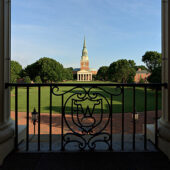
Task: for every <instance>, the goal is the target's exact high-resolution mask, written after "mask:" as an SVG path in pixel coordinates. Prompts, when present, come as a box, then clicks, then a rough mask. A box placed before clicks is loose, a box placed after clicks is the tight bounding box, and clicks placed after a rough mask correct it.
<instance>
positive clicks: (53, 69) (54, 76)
mask: <svg viewBox="0 0 170 170" xmlns="http://www.w3.org/2000/svg"><path fill="white" fill-rule="evenodd" d="M63 71H64V68H63V65H62V64H60V63H59V62H57V61H56V60H54V59H51V58H47V57H43V58H40V59H39V60H38V61H36V62H35V63H33V64H31V65H28V66H27V67H26V68H25V73H26V75H28V76H30V78H31V80H35V77H37V76H40V78H41V80H42V82H43V83H46V82H56V81H62V80H63Z"/></svg>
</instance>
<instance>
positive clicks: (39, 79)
mask: <svg viewBox="0 0 170 170" xmlns="http://www.w3.org/2000/svg"><path fill="white" fill-rule="evenodd" d="M34 82H35V83H42V81H41V77H40V76H36V77H35V80H34Z"/></svg>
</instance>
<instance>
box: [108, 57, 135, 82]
mask: <svg viewBox="0 0 170 170" xmlns="http://www.w3.org/2000/svg"><path fill="white" fill-rule="evenodd" d="M135 74H136V70H135V62H134V61H133V60H126V59H122V60H118V61H116V62H113V63H111V64H110V66H109V69H108V76H109V80H111V81H116V82H120V83H127V82H128V80H129V79H131V80H133V79H134V76H135Z"/></svg>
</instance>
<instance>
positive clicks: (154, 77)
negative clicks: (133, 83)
mask: <svg viewBox="0 0 170 170" xmlns="http://www.w3.org/2000/svg"><path fill="white" fill-rule="evenodd" d="M161 73H162V68H161V67H158V68H155V69H154V70H153V71H152V74H151V75H150V76H149V77H148V78H147V80H148V81H149V83H161V81H162V74H161Z"/></svg>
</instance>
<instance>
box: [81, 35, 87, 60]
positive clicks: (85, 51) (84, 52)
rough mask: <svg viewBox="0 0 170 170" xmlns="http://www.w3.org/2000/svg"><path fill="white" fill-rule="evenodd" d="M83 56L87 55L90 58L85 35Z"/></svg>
mask: <svg viewBox="0 0 170 170" xmlns="http://www.w3.org/2000/svg"><path fill="white" fill-rule="evenodd" d="M82 56H86V57H87V58H88V52H87V48H86V39H85V36H84V44H83V50H82Z"/></svg>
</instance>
